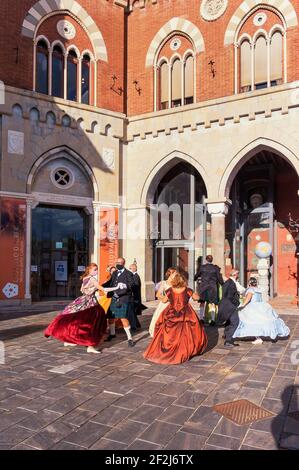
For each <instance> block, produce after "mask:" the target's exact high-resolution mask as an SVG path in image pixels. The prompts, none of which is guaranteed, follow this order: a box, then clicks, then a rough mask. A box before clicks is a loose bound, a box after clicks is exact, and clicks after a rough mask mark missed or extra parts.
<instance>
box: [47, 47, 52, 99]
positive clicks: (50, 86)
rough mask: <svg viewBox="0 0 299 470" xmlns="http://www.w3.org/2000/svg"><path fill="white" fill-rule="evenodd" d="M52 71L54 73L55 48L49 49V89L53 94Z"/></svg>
mask: <svg viewBox="0 0 299 470" xmlns="http://www.w3.org/2000/svg"><path fill="white" fill-rule="evenodd" d="M52 73H53V48H52V47H50V49H49V70H48V91H49V95H50V96H52Z"/></svg>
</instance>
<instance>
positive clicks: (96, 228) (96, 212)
mask: <svg viewBox="0 0 299 470" xmlns="http://www.w3.org/2000/svg"><path fill="white" fill-rule="evenodd" d="M92 206H93V223H92V226H93V227H92V228H93V234H94V237H93V251H92V253H91V261H92V263H96V264H98V265H100V259H99V246H98V241H99V238H100V211H101V205H100V203H99V202H93V203H92ZM99 267H100V266H99Z"/></svg>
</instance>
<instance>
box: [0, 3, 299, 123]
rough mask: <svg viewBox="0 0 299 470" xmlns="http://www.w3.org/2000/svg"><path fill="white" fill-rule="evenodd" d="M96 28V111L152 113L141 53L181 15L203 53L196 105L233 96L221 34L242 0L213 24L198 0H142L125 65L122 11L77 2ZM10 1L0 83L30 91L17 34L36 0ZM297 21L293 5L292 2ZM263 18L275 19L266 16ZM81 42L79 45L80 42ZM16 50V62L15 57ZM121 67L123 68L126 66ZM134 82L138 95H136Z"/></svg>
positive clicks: (296, 38)
mask: <svg viewBox="0 0 299 470" xmlns="http://www.w3.org/2000/svg"><path fill="white" fill-rule="evenodd" d="M78 1H79V2H80V4H81V5H82V6H83V7H84V8H85V9H86V11H87V12H88V14H89V15H90V16H91V17H92V18H93V19H94V21H95V22H96V24H97V25H98V27H99V29H100V31H101V33H102V35H103V38H104V40H105V43H106V47H107V51H108V63H105V62H102V61H99V64H98V77H97V81H98V83H97V85H98V97H97V104H98V106H99V107H102V108H107V109H111V110H115V111H125V110H126V101H127V106H128V114H129V115H133V114H140V113H144V112H151V111H153V99H154V93H153V70H152V68H151V67H150V68H145V60H146V54H147V51H148V49H149V46H150V43H151V41H152V39H153V38H154V36H155V35H156V33H157V32H158V31H159V29H160V28H161V27H162V26H163V25H165V24H166V23H167V22H168V21H169V20H170V19H171V18H173V17H182V18H185V19H186V20H189V21H191V22H192V23H194V24H195V25H196V26H197V27H198V28H199V30H200V31H201V33H202V35H203V38H204V42H205V52H203V53H200V54H199V56H198V57H197V101H199V102H200V101H203V100H208V99H213V98H217V97H222V96H227V95H232V94H233V92H234V51H233V46H226V47H224V35H225V31H226V28H227V26H228V23H229V21H230V18H231V17H232V15H233V14H234V12H235V10H236V9H237V7H238V6H239V5H240V4H241V3H242V0H230V1H229V2H228V8H227V10H226V12H225V14H224V15H223V16H222V17H221V18H219V19H218V20H217V21H212V22H208V21H205V20H203V18H202V17H201V16H200V1H199V0H188V1H186V0H157V3H156V4H152V3H151V2H147V3H146V6H145V8H140V7H138V6H136V7H135V8H134V10H133V11H132V12H131V13H130V14H129V15H128V34H127V41H128V51H127V62H128V63H127V64H126V61H125V60H124V55H125V54H124V48H125V41H124V31H125V20H124V9H123V8H122V7H121V6H119V5H116V4H115V3H114V1H113V0H97V1H95V0H78ZM12 3H13V2H11V0H1V1H0V18H1V21H0V80H3V81H4V82H5V83H6V84H8V85H11V86H15V87H18V88H25V89H28V90H31V89H32V84H33V77H32V73H33V57H32V55H33V52H32V51H33V46H32V40H31V39H29V38H26V37H23V36H21V28H22V23H23V20H24V18H25V17H26V14H27V12H28V10H29V9H30V8H31V7H32V6H33V5H34V4H35V3H36V0H18V2H17V7H14V8H12ZM292 4H293V6H294V8H295V9H296V10H297V15H298V17H299V2H294V1H293V2H292ZM267 14H268V17H269V20H268V21H272V20H273V18H272V17H274V16H275V15H274V14H273V13H271V12H269V11H268V12H267ZM85 39H86V38H84V39H83V36H82V41H83V42H84V41H85ZM287 43H288V44H287V56H288V81H294V80H297V79H298V77H299V61H298V60H297V52H298V50H299V28H298V27H296V28H291V29H290V30H288V36H287ZM16 48H18V50H19V53H18V63H16V55H17V51H16ZM210 60H213V61H214V62H215V70H216V75H215V77H214V78H213V75H212V74H211V71H210V66H209V61H210ZM126 65H127V67H126ZM124 67H126V69H127V74H128V80H127V92H128V97H127V100H126V97H125V95H124V94H122V95H119V94H118V93H115V92H113V91H112V90H111V89H110V87H111V85H112V79H111V77H112V76H113V75H115V76H116V77H117V81H116V88H118V87H121V88H123V89H124V88H125V87H126V82H125V78H124ZM135 80H137V81H138V86H139V87H140V88H141V93H140V94H139V93H138V92H137V91H136V88H135V85H134V83H133V82H134V81H135Z"/></svg>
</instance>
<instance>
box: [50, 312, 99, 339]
mask: <svg viewBox="0 0 299 470" xmlns="http://www.w3.org/2000/svg"><path fill="white" fill-rule="evenodd" d="M106 328H107V317H106V315H105V311H104V309H103V308H102V307H101V306H100V305H95V306H93V307H89V308H87V309H85V310H80V311H78V312H76V313H65V314H64V313H60V314H59V315H58V316H57V317H56V318H54V320H53V321H52V322H51V323H50V325H49V326H48V328H47V329H46V330H45V332H44V334H45V336H46V338H48V337H49V336H53V337H54V338H56V339H59V340H60V341H65V342H67V343H73V344H79V345H81V346H97V345H98V344H99V343H100V342H101V341H102V340H103V337H104V335H105V333H106Z"/></svg>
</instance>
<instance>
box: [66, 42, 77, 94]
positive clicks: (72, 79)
mask: <svg viewBox="0 0 299 470" xmlns="http://www.w3.org/2000/svg"><path fill="white" fill-rule="evenodd" d="M67 99H68V100H71V101H77V99H78V57H77V54H76V52H75V51H74V50H73V49H72V50H71V51H69V53H68V57H67Z"/></svg>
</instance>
